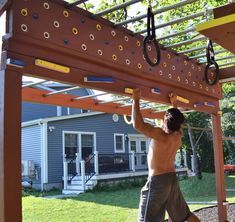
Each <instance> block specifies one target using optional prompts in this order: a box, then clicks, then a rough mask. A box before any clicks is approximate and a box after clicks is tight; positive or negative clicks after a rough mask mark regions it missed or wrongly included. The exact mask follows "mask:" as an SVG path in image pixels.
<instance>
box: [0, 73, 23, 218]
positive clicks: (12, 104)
mask: <svg viewBox="0 0 235 222" xmlns="http://www.w3.org/2000/svg"><path fill="white" fill-rule="evenodd" d="M0 85H1V87H0V221H4V222H12V221H14V222H20V221H21V220H22V209H21V207H22V204H21V198H22V197H21V195H22V193H21V75H20V74H19V73H18V72H15V71H12V70H5V71H0Z"/></svg>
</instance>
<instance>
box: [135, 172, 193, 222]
mask: <svg viewBox="0 0 235 222" xmlns="http://www.w3.org/2000/svg"><path fill="white" fill-rule="evenodd" d="M165 210H167V212H168V214H169V216H170V218H171V219H172V220H173V222H183V221H185V220H187V219H188V218H189V217H190V215H191V212H190V210H189V208H188V205H187V203H186V202H185V200H184V197H183V195H182V193H181V191H180V188H179V184H178V180H177V176H176V174H175V173H166V174H161V175H156V176H152V177H150V178H149V179H148V181H147V183H146V184H145V186H144V187H143V188H142V190H141V194H140V204H139V222H160V221H164V216H165Z"/></svg>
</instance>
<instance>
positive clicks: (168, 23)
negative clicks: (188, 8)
mask: <svg viewBox="0 0 235 222" xmlns="http://www.w3.org/2000/svg"><path fill="white" fill-rule="evenodd" d="M204 14H205V12H204V11H203V12H199V13H196V14H193V15H188V16H185V17H183V18H177V19H175V20H172V21H170V22H166V23H163V24H159V25H156V26H155V29H160V28H163V27H166V26H168V25H173V24H176V23H180V22H183V21H186V20H190V19H192V18H197V17H200V16H203V15H204ZM145 32H147V28H146V29H143V30H140V31H137V32H135V33H134V34H142V33H145Z"/></svg>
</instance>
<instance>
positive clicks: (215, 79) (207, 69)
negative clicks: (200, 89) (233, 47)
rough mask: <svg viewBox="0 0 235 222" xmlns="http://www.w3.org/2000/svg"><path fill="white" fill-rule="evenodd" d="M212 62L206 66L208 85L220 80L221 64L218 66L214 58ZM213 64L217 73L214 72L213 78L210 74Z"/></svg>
mask: <svg viewBox="0 0 235 222" xmlns="http://www.w3.org/2000/svg"><path fill="white" fill-rule="evenodd" d="M210 62H211V63H212V64H210V63H208V64H207V65H206V68H205V80H206V83H207V84H208V85H215V84H216V83H217V82H218V80H219V66H218V64H217V62H215V61H213V60H211V61H210ZM211 65H214V66H215V73H214V76H213V78H212V79H211V78H210V76H209V70H210V68H211Z"/></svg>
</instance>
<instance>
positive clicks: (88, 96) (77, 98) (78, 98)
mask: <svg viewBox="0 0 235 222" xmlns="http://www.w3.org/2000/svg"><path fill="white" fill-rule="evenodd" d="M107 94H109V93H100V94H93V95H87V96H82V97H76V98H73V99H72V101H74V100H82V99H87V98H92V97H96V96H104V95H107Z"/></svg>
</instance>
